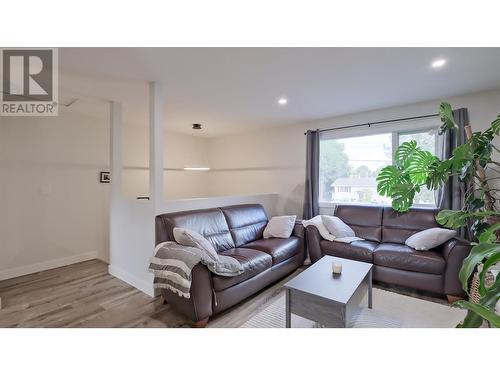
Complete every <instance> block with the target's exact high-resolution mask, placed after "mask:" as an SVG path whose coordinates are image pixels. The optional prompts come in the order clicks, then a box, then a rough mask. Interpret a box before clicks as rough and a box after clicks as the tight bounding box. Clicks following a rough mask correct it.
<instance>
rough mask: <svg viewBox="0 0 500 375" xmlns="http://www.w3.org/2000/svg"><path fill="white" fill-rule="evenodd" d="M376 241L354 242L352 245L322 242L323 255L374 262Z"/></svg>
mask: <svg viewBox="0 0 500 375" xmlns="http://www.w3.org/2000/svg"><path fill="white" fill-rule="evenodd" d="M378 244H379V243H378V242H375V241H368V240H365V241H353V242H351V243H350V244H349V243H344V242H336V241H326V240H322V241H321V243H320V246H321V249H322V250H323V254H326V255H331V256H335V257H340V258H346V259H352V260H359V261H361V262H368V263H372V262H373V251H374V250H375V248H376V247H377V246H378Z"/></svg>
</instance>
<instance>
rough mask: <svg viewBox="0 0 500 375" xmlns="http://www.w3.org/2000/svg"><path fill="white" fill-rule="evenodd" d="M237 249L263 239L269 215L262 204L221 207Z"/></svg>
mask: <svg viewBox="0 0 500 375" xmlns="http://www.w3.org/2000/svg"><path fill="white" fill-rule="evenodd" d="M221 210H222V212H223V213H224V216H225V217H226V221H227V223H228V225H229V231H230V232H231V236H232V238H233V241H234V244H235V245H236V247H239V246H243V245H245V244H247V243H249V242H252V241H256V240H258V239H260V238H262V235H263V233H264V228H265V227H266V225H267V215H266V211H265V210H264V207H262V205H260V204H240V205H236V206H226V207H221Z"/></svg>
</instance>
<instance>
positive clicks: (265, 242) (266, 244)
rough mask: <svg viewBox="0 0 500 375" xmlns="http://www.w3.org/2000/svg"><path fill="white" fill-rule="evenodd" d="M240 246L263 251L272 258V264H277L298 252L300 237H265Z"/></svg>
mask: <svg viewBox="0 0 500 375" xmlns="http://www.w3.org/2000/svg"><path fill="white" fill-rule="evenodd" d="M242 247H245V248H251V249H256V250H259V251H263V252H265V253H267V254H269V255H270V256H271V257H272V258H273V264H278V263H281V262H283V261H284V260H287V259H289V258H291V257H293V256H294V255H296V254H298V252H299V251H300V239H299V238H298V237H293V236H292V237H290V238H265V239H261V240H257V241H253V242H250V243H247V244H246V245H243V246H242Z"/></svg>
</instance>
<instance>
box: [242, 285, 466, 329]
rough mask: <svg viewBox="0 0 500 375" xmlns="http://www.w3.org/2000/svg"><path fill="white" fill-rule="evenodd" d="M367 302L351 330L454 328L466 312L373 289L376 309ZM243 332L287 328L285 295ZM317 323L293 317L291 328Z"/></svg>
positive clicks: (279, 297) (316, 325)
mask: <svg viewBox="0 0 500 375" xmlns="http://www.w3.org/2000/svg"><path fill="white" fill-rule="evenodd" d="M366 306H367V304H366V298H365V301H363V302H362V304H361V306H360V308H359V309H358V310H357V311H356V313H355V315H354V317H353V320H352V321H351V323H350V324H349V327H351V328H452V327H455V326H456V325H457V324H458V323H459V322H460V321H461V320H463V318H464V317H465V314H466V312H465V311H464V310H461V309H458V308H455V307H451V306H449V305H447V304H444V303H443V304H441V303H436V302H430V301H425V300H422V299H418V298H413V297H408V296H404V295H402V294H397V293H393V292H389V291H386V290H382V289H378V288H374V289H373V309H368V308H367V307H366ZM241 327H242V328H284V327H285V293H284V292H282V293H281V294H280V295H279V296H278V297H277V299H275V300H274V301H272V302H270V303H269V304H268V305H267V306H264V307H263V308H262V309H261V310H260V311H259V312H258V313H257V314H256V315H254V316H253V317H252V318H250V319H249V320H247V321H246V322H245V323H244V324H243V325H242V326H241ZM320 327H321V326H320V325H319V324H317V323H315V322H312V321H310V320H307V319H304V318H302V317H299V316H296V315H292V328H320Z"/></svg>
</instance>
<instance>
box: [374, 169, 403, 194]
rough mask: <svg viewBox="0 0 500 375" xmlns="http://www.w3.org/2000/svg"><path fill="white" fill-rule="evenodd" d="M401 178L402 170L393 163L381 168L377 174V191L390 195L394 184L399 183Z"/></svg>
mask: <svg viewBox="0 0 500 375" xmlns="http://www.w3.org/2000/svg"><path fill="white" fill-rule="evenodd" d="M402 178H403V177H402V171H401V170H400V169H399V168H397V167H395V166H393V165H388V166H387V167H384V168H382V169H381V170H380V172H379V174H378V176H377V192H378V193H379V194H380V195H383V196H386V197H390V196H391V195H392V190H393V188H394V186H395V185H396V184H397V183H401V182H402Z"/></svg>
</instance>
